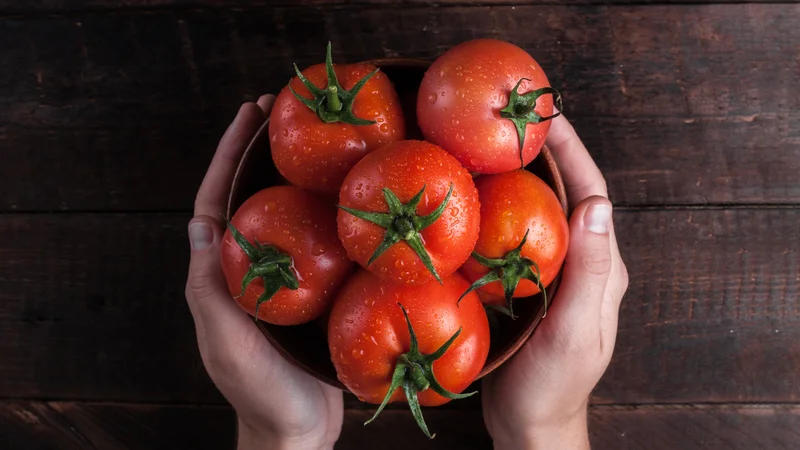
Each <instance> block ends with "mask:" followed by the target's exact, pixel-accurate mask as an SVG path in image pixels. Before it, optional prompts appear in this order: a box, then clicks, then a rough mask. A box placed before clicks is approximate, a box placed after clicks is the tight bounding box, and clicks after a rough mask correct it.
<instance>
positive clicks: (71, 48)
mask: <svg viewBox="0 0 800 450" xmlns="http://www.w3.org/2000/svg"><path fill="white" fill-rule="evenodd" d="M101 3H104V2H98V4H101ZM512 8H514V9H512ZM352 15H355V16H356V17H358V20H355V21H354V20H351V19H350V17H351V16H352ZM798 21H800V5H711V6H699V5H698V6H691V5H682V6H647V7H642V6H584V7H578V8H575V7H565V6H535V5H528V6H522V5H520V6H514V7H512V6H497V7H487V6H476V7H463V6H455V7H441V8H425V7H421V6H413V5H412V6H407V7H404V8H401V9H386V8H377V7H363V8H356V9H353V8H333V9H324V10H323V9H318V8H308V9H297V8H283V7H280V8H258V9H254V10H247V11H239V10H224V11H217V10H214V11H205V10H194V9H189V10H165V11H155V12H146V13H145V12H130V13H111V12H98V13H91V14H90V13H75V14H72V15H62V16H41V17H40V16H31V17H27V16H22V17H19V18H13V17H10V18H3V19H0V42H4V43H8V45H4V46H2V47H0V67H7V68H9V70H0V146H2V148H3V151H4V156H6V158H8V160H9V161H12V162H13V164H4V165H2V167H0V189H2V190H3V191H4V192H8V193H9V194H8V195H6V196H4V197H3V198H2V199H0V211H57V210H65V211H97V210H116V211H142V210H145V211H179V210H186V209H188V208H189V207H190V205H191V203H192V200H193V197H194V192H195V189H196V186H197V184H198V183H199V181H200V179H201V178H202V175H203V172H204V169H205V167H206V164H207V161H208V160H209V158H210V155H211V153H212V152H213V149H214V147H215V145H216V142H217V140H218V137H219V136H220V135H221V133H222V132H223V130H224V128H225V127H226V126H227V124H228V123H229V121H230V120H231V118H232V117H233V114H234V112H235V110H236V109H237V108H238V105H239V102H240V101H242V100H247V99H251V100H252V99H254V98H256V96H257V95H258V94H261V93H264V92H275V91H277V90H278V89H279V88H280V87H281V86H282V85H283V84H284V83H285V82H286V80H287V79H288V77H289V76H290V67H291V62H292V61H296V62H297V63H298V64H300V65H301V66H304V65H308V64H311V63H314V62H318V61H319V60H320V57H321V53H322V50H323V47H324V42H325V41H326V40H327V39H332V40H333V42H334V47H335V58H336V60H338V61H355V60H362V59H367V58H374V57H384V56H399V55H403V56H413V57H422V58H433V57H435V56H436V55H438V54H440V53H441V52H442V51H444V50H445V49H447V48H449V47H450V46H452V45H455V44H456V43H458V42H461V41H463V40H466V39H470V38H473V37H477V36H491V37H498V38H502V39H509V40H512V41H514V42H516V43H518V44H519V45H521V46H523V47H524V48H526V49H527V50H529V51H530V52H531V53H532V54H533V55H534V56H535V57H536V58H537V59H538V60H539V61H540V62H541V64H542V65H543V66H544V67H545V68H547V71H548V75H549V76H550V79H551V81H552V83H553V85H554V86H557V87H559V88H560V89H561V90H562V91H563V93H564V95H565V98H566V101H567V103H566V105H567V106H566V112H567V115H568V116H569V117H570V118H571V119H573V120H574V121H575V123H576V127H577V129H578V131H579V132H580V134H581V136H582V137H583V139H584V140H585V142H586V144H587V146H588V147H589V148H590V149H591V150H592V152H593V154H594V155H595V156H596V158H597V160H598V163H599V165H600V166H601V169H603V170H604V172H605V174H606V176H607V178H608V180H609V183H610V189H611V195H612V198H613V199H614V200H615V201H616V202H617V203H619V204H625V205H670V204H675V205H679V204H758V203H769V204H778V203H785V204H799V203H800V185H798V183H797V182H796V176H795V174H796V173H797V172H798V170H800V145H798V143H800V118H798V117H797V115H796V114H794V113H793V112H794V111H797V110H798V109H799V108H800V97H799V96H797V95H795V93H796V92H795V91H796V87H797V86H798V85H800V71H798V70H797V67H798V64H800V59H799V58H800V53H798V51H797V42H798V39H800V31H799V30H800V29H798V28H797V27H796V26H795V25H796V23H797V22H798ZM532 24H535V26H533V25H532ZM89 174H90V176H87V175H89ZM143 178H146V179H148V183H146V184H141V183H137V181H138V180H141V179H143Z"/></svg>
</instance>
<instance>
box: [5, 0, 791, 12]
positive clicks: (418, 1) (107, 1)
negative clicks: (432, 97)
mask: <svg viewBox="0 0 800 450" xmlns="http://www.w3.org/2000/svg"><path fill="white" fill-rule="evenodd" d="M673 3H674V4H686V3H689V4H709V3H710V4H719V3H738V0H604V1H602V2H601V1H598V0H566V1H563V2H556V1H554V0H546V1H542V2H537V4H539V5H559V6H560V5H565V4H566V5H597V4H603V5H606V4H610V5H631V4H632V5H648V4H673ZM749 3H796V1H795V0H777V1H776V0H752V1H750V2H749ZM431 4H433V5H435V6H470V5H499V6H509V5H519V6H524V5H526V4H527V2H525V1H524V0H437V1H436V2H430V1H428V0H297V1H290V0H214V1H210V0H31V1H26V2H19V1H15V0H0V14H26V15H32V14H54V13H61V14H70V13H80V12H101V11H130V10H132V11H136V10H159V9H170V10H176V9H190V8H197V9H200V8H202V9H206V10H208V9H212V10H213V9H228V8H235V9H248V10H250V9H255V8H264V7H272V8H275V7H317V8H318V7H342V6H348V7H353V6H367V7H369V6H372V7H375V6H381V7H387V8H400V7H403V6H406V7H407V6H418V5H431Z"/></svg>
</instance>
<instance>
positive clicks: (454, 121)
mask: <svg viewBox="0 0 800 450" xmlns="http://www.w3.org/2000/svg"><path fill="white" fill-rule="evenodd" d="M459 123H461V122H459V121H458V119H453V125H458V124H459Z"/></svg>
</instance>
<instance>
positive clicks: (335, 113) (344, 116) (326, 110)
mask: <svg viewBox="0 0 800 450" xmlns="http://www.w3.org/2000/svg"><path fill="white" fill-rule="evenodd" d="M325 70H326V71H327V74H328V86H327V87H326V88H325V89H320V88H318V87H316V86H315V85H314V83H312V82H311V81H309V80H308V78H306V77H305V76H304V75H303V74H302V72H300V69H299V68H298V67H297V64H294V71H295V72H296V73H297V78H298V79H300V82H302V83H303V85H304V86H305V87H306V88H308V90H309V91H311V95H313V96H314V98H311V99H308V98H305V97H303V96H302V95H300V94H298V93H297V92H296V91H295V90H294V89H293V88H292V85H291V84H289V90H290V91H292V94H294V96H295V97H297V99H298V100H300V101H301V102H302V103H303V104H304V105H306V106H307V107H308V108H309V109H311V110H312V111H314V112H315V113H317V116H319V118H320V119H321V120H322V121H323V122H325V123H335V122H343V123H349V124H351V125H374V124H375V123H376V122H375V121H374V120H366V119H360V118H358V117H356V116H355V115H354V114H353V102H354V101H355V99H356V95H358V93H359V91H361V89H362V88H363V87H364V84H366V82H367V81H368V80H369V79H370V78H372V76H373V75H375V74H376V73H378V70H380V69H375V70H374V71H372V72H370V73H369V74H367V75H366V76H365V77H364V78H362V79H360V80H359V81H358V83H356V84H355V85H354V86H353V88H352V89H350V90H349V91H348V90H346V89H344V88H343V87H342V85H340V84H339V80H338V79H337V78H336V72H335V71H334V70H333V58H332V57H331V43H330V42H328V49H327V52H326V54H325Z"/></svg>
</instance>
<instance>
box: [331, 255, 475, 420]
mask: <svg viewBox="0 0 800 450" xmlns="http://www.w3.org/2000/svg"><path fill="white" fill-rule="evenodd" d="M442 281H443V284H442V285H440V284H439V283H427V284H422V285H399V284H391V283H385V282H383V281H381V280H380V279H379V278H377V277H376V276H375V275H373V274H371V273H370V272H367V271H365V270H363V269H360V270H359V271H358V272H357V273H356V274H355V275H353V277H352V278H351V279H350V280H349V281H348V282H347V284H346V285H345V286H344V287H343V288H342V290H341V292H340V293H339V295H338V296H337V298H336V301H335V302H334V305H333V309H332V310H331V317H330V321H329V323H328V345H329V350H330V353H331V360H332V361H333V364H334V366H335V368H336V373H337V375H338V377H339V380H340V381H341V382H342V383H344V385H345V386H346V387H347V388H348V389H349V390H350V391H351V392H353V393H354V394H355V395H356V396H358V398H359V399H360V400H361V401H365V402H368V403H373V404H380V403H381V401H382V400H383V398H384V396H385V395H386V392H387V390H388V389H389V386H390V384H391V378H392V373H393V371H394V368H395V364H396V362H397V358H398V357H399V356H400V355H401V354H403V353H405V352H407V351H408V350H409V346H410V337H409V333H408V326H407V325H406V322H405V319H404V318H403V313H402V311H401V309H400V306H399V305H398V303H401V304H402V305H403V307H405V308H406V310H407V311H408V314H409V317H410V319H411V324H412V326H413V327H414V331H415V333H416V335H417V339H418V341H419V347H420V351H421V352H422V353H423V354H430V353H433V352H435V351H436V350H437V349H438V348H439V347H440V346H441V345H442V344H443V343H445V342H446V341H447V340H448V339H449V338H450V337H451V336H452V335H453V334H454V333H455V332H456V331H458V329H459V327H461V328H462V331H461V334H460V335H459V336H458V338H457V339H456V340H455V342H453V344H452V345H451V346H450V348H449V349H448V350H447V351H446V352H445V354H444V355H443V356H442V357H441V358H440V359H438V360H436V361H435V362H434V363H433V372H434V374H435V376H436V378H437V379H438V380H439V382H440V383H441V384H442V386H443V387H444V388H445V389H447V390H450V391H452V392H455V393H460V392H462V391H463V390H464V389H466V388H467V386H469V385H470V383H472V382H473V381H474V380H475V377H477V376H478V374H479V373H480V371H481V369H482V368H483V365H484V363H485V362H486V357H487V355H488V354H489V322H488V319H487V317H486V312H485V311H484V309H483V305H482V304H481V302H480V300H479V299H478V297H477V295H476V294H475V293H474V292H473V293H471V294H469V295H467V296H465V297H464V299H462V300H461V303H460V304H457V303H456V302H457V300H458V297H459V296H460V295H461V293H463V292H464V290H466V289H467V288H468V287H469V283H467V281H466V280H465V279H464V278H463V277H462V276H461V275H459V274H457V273H456V274H453V275H452V276H450V277H447V278H444V279H443V280H442ZM391 401H392V402H396V401H401V402H405V401H406V399H405V394H404V393H403V389H402V388H401V389H397V390H396V391H395V392H394V395H393V396H392V399H391ZM419 401H420V404H422V405H423V406H438V405H442V404H444V403H447V402H448V401H449V400H448V399H446V398H444V397H442V396H440V395H439V394H437V393H435V392H433V390H431V389H427V390H425V391H422V392H420V393H419Z"/></svg>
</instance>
